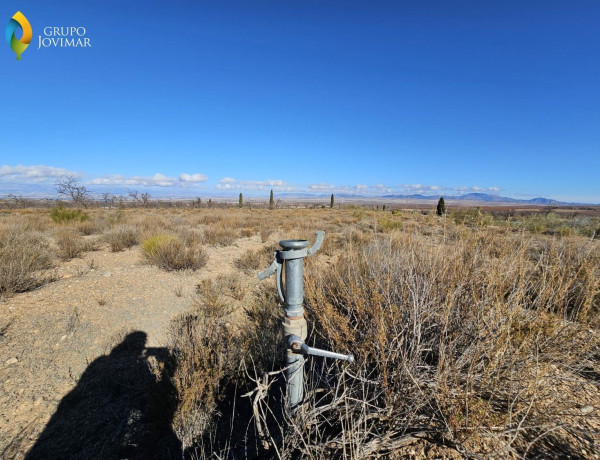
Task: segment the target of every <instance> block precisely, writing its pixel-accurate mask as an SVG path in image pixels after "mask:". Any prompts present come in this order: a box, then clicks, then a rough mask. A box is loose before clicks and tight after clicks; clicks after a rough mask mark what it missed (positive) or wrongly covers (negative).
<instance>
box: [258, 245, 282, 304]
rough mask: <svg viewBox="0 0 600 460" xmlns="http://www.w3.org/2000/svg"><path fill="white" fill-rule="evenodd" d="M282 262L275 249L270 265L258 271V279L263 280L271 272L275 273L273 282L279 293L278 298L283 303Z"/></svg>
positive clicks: (271, 273)
mask: <svg viewBox="0 0 600 460" xmlns="http://www.w3.org/2000/svg"><path fill="white" fill-rule="evenodd" d="M282 269H283V264H282V262H281V260H280V259H279V257H277V251H275V260H274V261H273V263H272V264H271V265H269V266H268V267H267V268H266V269H265V271H263V272H258V279H259V280H261V281H262V280H264V279H266V278H268V277H269V276H271V275H273V274H277V276H276V277H275V284H277V292H278V293H279V298H280V299H281V301H282V302H283V303H285V295H284V294H283V284H282V283H283V277H282V273H283V270H282Z"/></svg>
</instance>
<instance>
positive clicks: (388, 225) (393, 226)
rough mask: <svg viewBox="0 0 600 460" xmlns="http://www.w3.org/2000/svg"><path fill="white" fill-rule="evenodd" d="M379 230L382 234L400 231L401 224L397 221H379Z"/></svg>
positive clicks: (385, 219)
mask: <svg viewBox="0 0 600 460" xmlns="http://www.w3.org/2000/svg"><path fill="white" fill-rule="evenodd" d="M379 228H380V229H381V231H382V232H391V231H394V230H402V228H403V224H402V222H401V221H399V220H395V219H387V218H384V219H379Z"/></svg>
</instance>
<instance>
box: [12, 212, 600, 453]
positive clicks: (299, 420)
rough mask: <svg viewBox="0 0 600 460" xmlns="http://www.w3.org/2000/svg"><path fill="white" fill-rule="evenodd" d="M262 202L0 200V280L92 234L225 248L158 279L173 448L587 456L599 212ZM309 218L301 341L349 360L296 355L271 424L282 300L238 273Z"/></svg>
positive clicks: (101, 295)
mask: <svg viewBox="0 0 600 460" xmlns="http://www.w3.org/2000/svg"><path fill="white" fill-rule="evenodd" d="M262 205H263V209H264V207H265V205H266V203H263V204H262ZM281 208H282V207H281V206H277V210H276V211H274V212H275V214H271V213H266V212H264V211H263V212H261V211H256V210H254V209H252V210H250V209H247V207H246V208H242V209H238V208H237V203H235V202H234V203H231V204H230V207H229V208H227V209H223V208H222V206H221V204H219V203H216V204H214V205H213V206H212V209H210V210H209V209H206V208H203V209H198V208H197V207H195V206H190V207H189V209H188V210H185V211H184V210H181V209H171V208H168V209H162V210H158V209H155V208H151V207H147V208H144V207H138V208H136V209H116V210H96V209H93V208H90V209H89V210H88V213H89V219H87V220H84V221H83V222H79V221H77V220H76V219H72V220H70V221H69V220H66V221H64V222H61V221H55V220H54V219H52V220H51V219H49V217H48V210H47V208H46V210H45V211H39V212H29V211H27V212H22V213H21V212H19V213H16V212H15V211H14V210H12V209H11V210H10V211H9V212H10V213H12V214H11V215H10V216H9V217H8V218H7V219H6V220H4V218H5V216H3V215H0V275H1V276H0V295H1V296H4V297H7V296H9V295H13V294H14V293H16V292H22V291H26V290H28V289H31V288H33V287H36V286H39V285H41V284H42V283H44V282H45V281H46V280H48V279H49V278H48V275H47V269H48V268H51V267H52V265H53V258H54V259H56V254H58V255H59V256H60V258H61V259H63V260H69V259H71V258H76V257H81V256H82V254H83V252H85V251H87V250H90V249H93V246H94V244H95V243H94V242H104V243H108V245H109V246H110V248H111V250H113V251H120V250H122V249H124V248H127V247H132V246H135V245H136V244H138V243H139V242H140V241H141V252H142V254H143V256H144V258H145V259H146V260H147V261H148V262H149V263H150V264H153V265H156V266H158V267H160V268H162V269H164V270H167V271H171V270H185V269H192V270H194V269H198V268H201V267H203V266H204V265H205V264H206V262H207V255H206V252H205V250H204V249H203V245H211V246H214V247H213V248H210V252H211V257H213V255H212V254H213V253H216V254H219V252H221V253H225V254H228V255H229V256H228V257H227V258H226V259H223V261H222V262H223V264H222V265H223V269H224V270H223V271H222V272H218V273H214V272H212V267H211V274H208V273H207V274H206V275H207V278H205V276H204V274H202V276H201V277H200V279H195V280H194V281H193V284H187V285H186V284H185V281H184V280H185V279H186V278H185V276H187V274H186V273H183V274H179V273H178V274H166V273H163V274H162V275H165V276H173V278H172V279H173V280H174V281H173V284H170V285H169V286H168V294H169V298H170V299H171V300H172V301H173V302H177V303H181V302H186V301H187V300H186V299H187V298H188V297H189V293H191V292H192V290H193V287H194V286H195V285H196V284H198V287H197V290H196V295H193V294H192V297H193V305H191V311H190V312H189V313H188V314H185V315H182V316H180V317H179V318H178V319H177V320H176V321H174V322H173V325H172V339H171V341H172V343H171V350H172V355H173V356H172V357H173V360H174V363H173V372H174V374H173V379H172V382H173V385H174V386H175V389H176V391H177V395H178V401H179V404H178V407H177V410H176V413H175V417H174V419H173V426H174V428H175V431H176V433H177V435H178V436H179V439H180V440H181V441H182V442H183V444H184V445H185V447H186V448H187V449H188V451H187V453H186V455H187V454H190V455H193V456H196V457H199V458H215V459H217V458H233V457H239V456H242V457H247V458H273V457H275V458H276V457H278V456H281V457H285V458H290V459H292V458H313V459H325V458H376V457H378V456H379V457H384V458H385V457H387V458H403V457H406V456H408V455H409V451H407V450H406V449H409V448H410V449H413V448H414V449H416V451H417V452H418V451H419V450H418V449H419V448H418V446H422V449H424V450H422V452H426V451H427V449H438V450H436V452H437V454H439V455H438V456H439V457H442V458H443V457H444V456H446V457H447V458H450V457H451V456H452V455H455V456H458V455H460V456H464V457H473V458H487V457H488V456H490V455H492V454H495V455H499V456H500V457H513V458H517V457H519V458H521V457H525V458H544V457H546V456H549V455H558V456H561V457H567V456H571V457H572V458H586V457H589V455H587V454H586V453H585V452H587V453H588V454H589V452H593V451H594V448H595V447H594V446H595V445H596V444H594V442H596V443H597V442H600V441H599V440H600V430H599V429H598V425H597V423H596V422H595V421H594V420H595V419H593V417H594V414H595V412H594V411H595V410H596V409H595V408H596V407H597V406H600V399H599V398H598V395H597V386H598V385H599V382H598V375H600V360H599V359H598V356H600V334H599V333H598V327H599V326H600V241H599V240H598V237H599V235H598V233H599V231H600V219H598V217H595V216H592V215H585V214H581V215H577V214H575V215H569V214H567V213H565V212H561V211H560V210H558V211H556V210H544V211H543V212H542V211H536V212H530V213H517V212H511V213H508V212H506V213H501V212H498V211H492V212H490V211H489V210H486V209H469V208H459V207H456V208H454V207H453V209H452V210H450V212H449V214H448V217H449V218H448V219H437V218H435V214H434V212H433V210H432V209H431V208H429V209H422V210H420V211H417V212H411V211H405V210H402V209H394V211H393V212H391V213H390V212H388V213H381V212H376V211H375V206H374V205H370V206H369V207H366V206H365V207H360V206H354V207H351V206H349V205H348V206H347V207H345V208H344V209H339V210H338V209H335V210H334V211H331V212H330V211H325V212H324V211H323V210H321V209H314V210H311V209H303V210H294V211H288V210H286V209H281ZM66 210H68V211H72V210H69V209H66ZM274 217H276V219H273V218H274ZM8 219H10V220H8ZM274 220H276V222H274ZM7 222H12V223H13V224H12V225H7V224H6V223H7ZM69 222H70V224H69ZM88 224H89V228H88ZM317 229H325V230H326V231H327V236H326V239H325V244H324V246H323V248H322V249H321V251H320V252H319V253H318V254H317V255H316V256H315V257H312V258H309V259H307V261H306V265H305V267H306V285H305V288H306V289H305V290H306V292H305V295H306V299H307V304H306V306H307V311H308V312H309V315H310V318H309V324H310V333H309V339H310V343H311V344H314V345H315V346H318V347H321V348H325V349H331V350H335V351H339V352H346V353H347V352H352V353H354V354H355V355H356V357H357V361H356V363H354V364H352V365H347V364H340V363H337V362H334V361H328V360H325V361H323V360H321V359H318V358H310V359H309V360H308V364H307V368H306V371H307V388H306V395H307V398H306V400H305V401H304V403H303V405H302V406H301V408H300V409H299V412H298V415H297V416H296V417H295V418H294V419H293V420H289V418H288V416H287V415H286V414H285V410H284V401H283V399H282V397H281V395H282V391H284V385H283V380H282V375H281V374H280V371H281V369H282V367H283V366H284V365H283V363H282V361H281V358H282V357H283V356H284V355H283V351H282V350H281V313H282V308H281V306H279V305H278V300H277V291H276V289H275V287H274V286H273V284H272V282H267V281H265V282H264V283H262V284H260V285H259V286H258V287H256V278H255V271H256V270H259V269H263V268H265V267H266V266H268V265H269V263H270V262H271V261H272V257H273V250H275V249H276V248H277V241H278V240H279V239H281V238H285V237H298V238H306V237H308V238H309V239H310V238H312V235H313V232H314V230H317ZM98 233H102V234H101V235H98ZM82 234H84V235H89V236H85V237H84V236H82ZM242 236H243V238H244V239H242V240H239V239H238V238H240V237H242ZM260 241H262V243H260ZM55 244H56V246H55ZM231 245H233V247H229V246H231ZM236 246H237V247H238V248H240V251H239V252H238V250H237V248H236ZM56 247H58V252H57V251H56ZM107 255H110V254H108V253H107V252H106V250H105V252H104V254H100V256H101V258H100V259H99V261H100V262H101V263H100V265H101V266H102V267H103V270H102V272H100V273H98V272H90V270H92V269H95V268H97V263H96V262H95V261H94V260H88V261H87V262H86V263H87V265H86V263H84V262H81V261H73V262H72V263H70V264H65V265H64V266H62V265H60V266H59V269H57V271H58V270H61V271H60V274H61V276H62V275H63V274H64V273H65V272H64V271H62V270H64V269H65V267H67V268H68V270H69V271H67V272H66V273H67V276H65V277H72V276H80V277H81V279H84V278H87V277H89V278H94V277H98V276H102V275H104V276H115V274H116V273H119V271H118V270H117V271H115V270H114V269H113V268H111V266H110V263H109V264H106V265H105V263H104V260H108V259H104V257H105V256H107ZM126 255H127V254H122V255H119V256H114V257H117V258H121V257H125V256H126ZM231 255H234V256H233V257H231ZM96 259H97V258H96ZM82 267H83V269H84V271H82ZM105 267H106V268H105ZM108 270H110V272H112V274H111V273H110V272H109V271H108ZM79 272H81V274H78V275H74V273H79ZM105 273H106V274H105ZM102 279H103V280H104V279H106V280H107V281H108V280H110V279H111V278H102ZM169 279H171V278H169ZM77 281H78V282H80V280H79V279H78V280H77ZM184 293H185V295H184ZM109 299H110V301H108V300H109ZM91 300H92V303H93V304H94V307H95V308H96V309H98V308H99V307H103V306H106V305H109V306H111V307H112V306H113V305H118V299H116V298H115V295H114V294H113V293H111V295H110V297H109V296H108V295H107V294H106V293H105V292H104V291H103V292H95V293H92V294H91ZM78 308H79V309H80V310H81V308H85V307H83V306H81V307H78ZM105 310H106V309H105ZM244 313H245V314H244ZM82 317H85V315H84V316H82ZM68 319H69V318H65V321H67V320H68ZM63 324H64V323H63ZM73 324H74V323H73ZM73 329H75V328H73ZM265 372H266V374H265ZM242 395H251V398H248V397H246V398H244V397H242ZM589 407H592V409H589ZM590 410H591V411H592V412H590ZM584 412H585V413H584ZM590 413H591V415H589V414H590ZM390 414H393V415H390ZM590 417H592V418H590ZM257 421H260V424H256V422H257ZM284 426H286V427H287V428H286V430H283V427H284ZM288 428H289V429H288ZM232 433H234V434H232ZM239 433H244V435H243V436H240V435H239ZM406 446H410V447H406ZM275 452H277V453H275ZM448 452H451V453H450V454H448ZM437 454H436V455H437Z"/></svg>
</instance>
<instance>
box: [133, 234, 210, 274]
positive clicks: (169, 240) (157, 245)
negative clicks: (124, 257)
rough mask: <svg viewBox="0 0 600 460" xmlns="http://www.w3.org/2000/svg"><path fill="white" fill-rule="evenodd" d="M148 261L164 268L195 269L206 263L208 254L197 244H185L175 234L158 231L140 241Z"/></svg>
mask: <svg viewBox="0 0 600 460" xmlns="http://www.w3.org/2000/svg"><path fill="white" fill-rule="evenodd" d="M142 254H143V255H144V257H145V258H146V260H147V261H148V262H150V263H151V264H153V265H156V266H157V267H159V268H162V269H164V270H185V269H191V270H197V269H199V268H202V267H204V266H205V265H206V262H207V260H208V255H207V254H206V252H205V251H204V249H203V248H202V247H201V246H200V245H198V244H189V245H186V243H185V242H184V241H182V240H181V239H180V238H178V237H177V236H175V235H171V234H166V233H160V234H158V235H154V236H152V237H150V238H147V239H145V240H144V242H143V243H142Z"/></svg>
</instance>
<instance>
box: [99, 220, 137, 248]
mask: <svg viewBox="0 0 600 460" xmlns="http://www.w3.org/2000/svg"><path fill="white" fill-rule="evenodd" d="M139 240H140V234H139V231H138V230H137V228H135V227H133V226H131V225H117V226H116V227H115V228H113V229H112V230H110V231H109V232H108V233H106V234H105V235H104V241H106V242H107V243H108V244H109V246H110V249H111V251H112V252H119V251H123V250H125V249H128V248H130V247H132V246H135V245H136V244H138V243H139Z"/></svg>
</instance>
